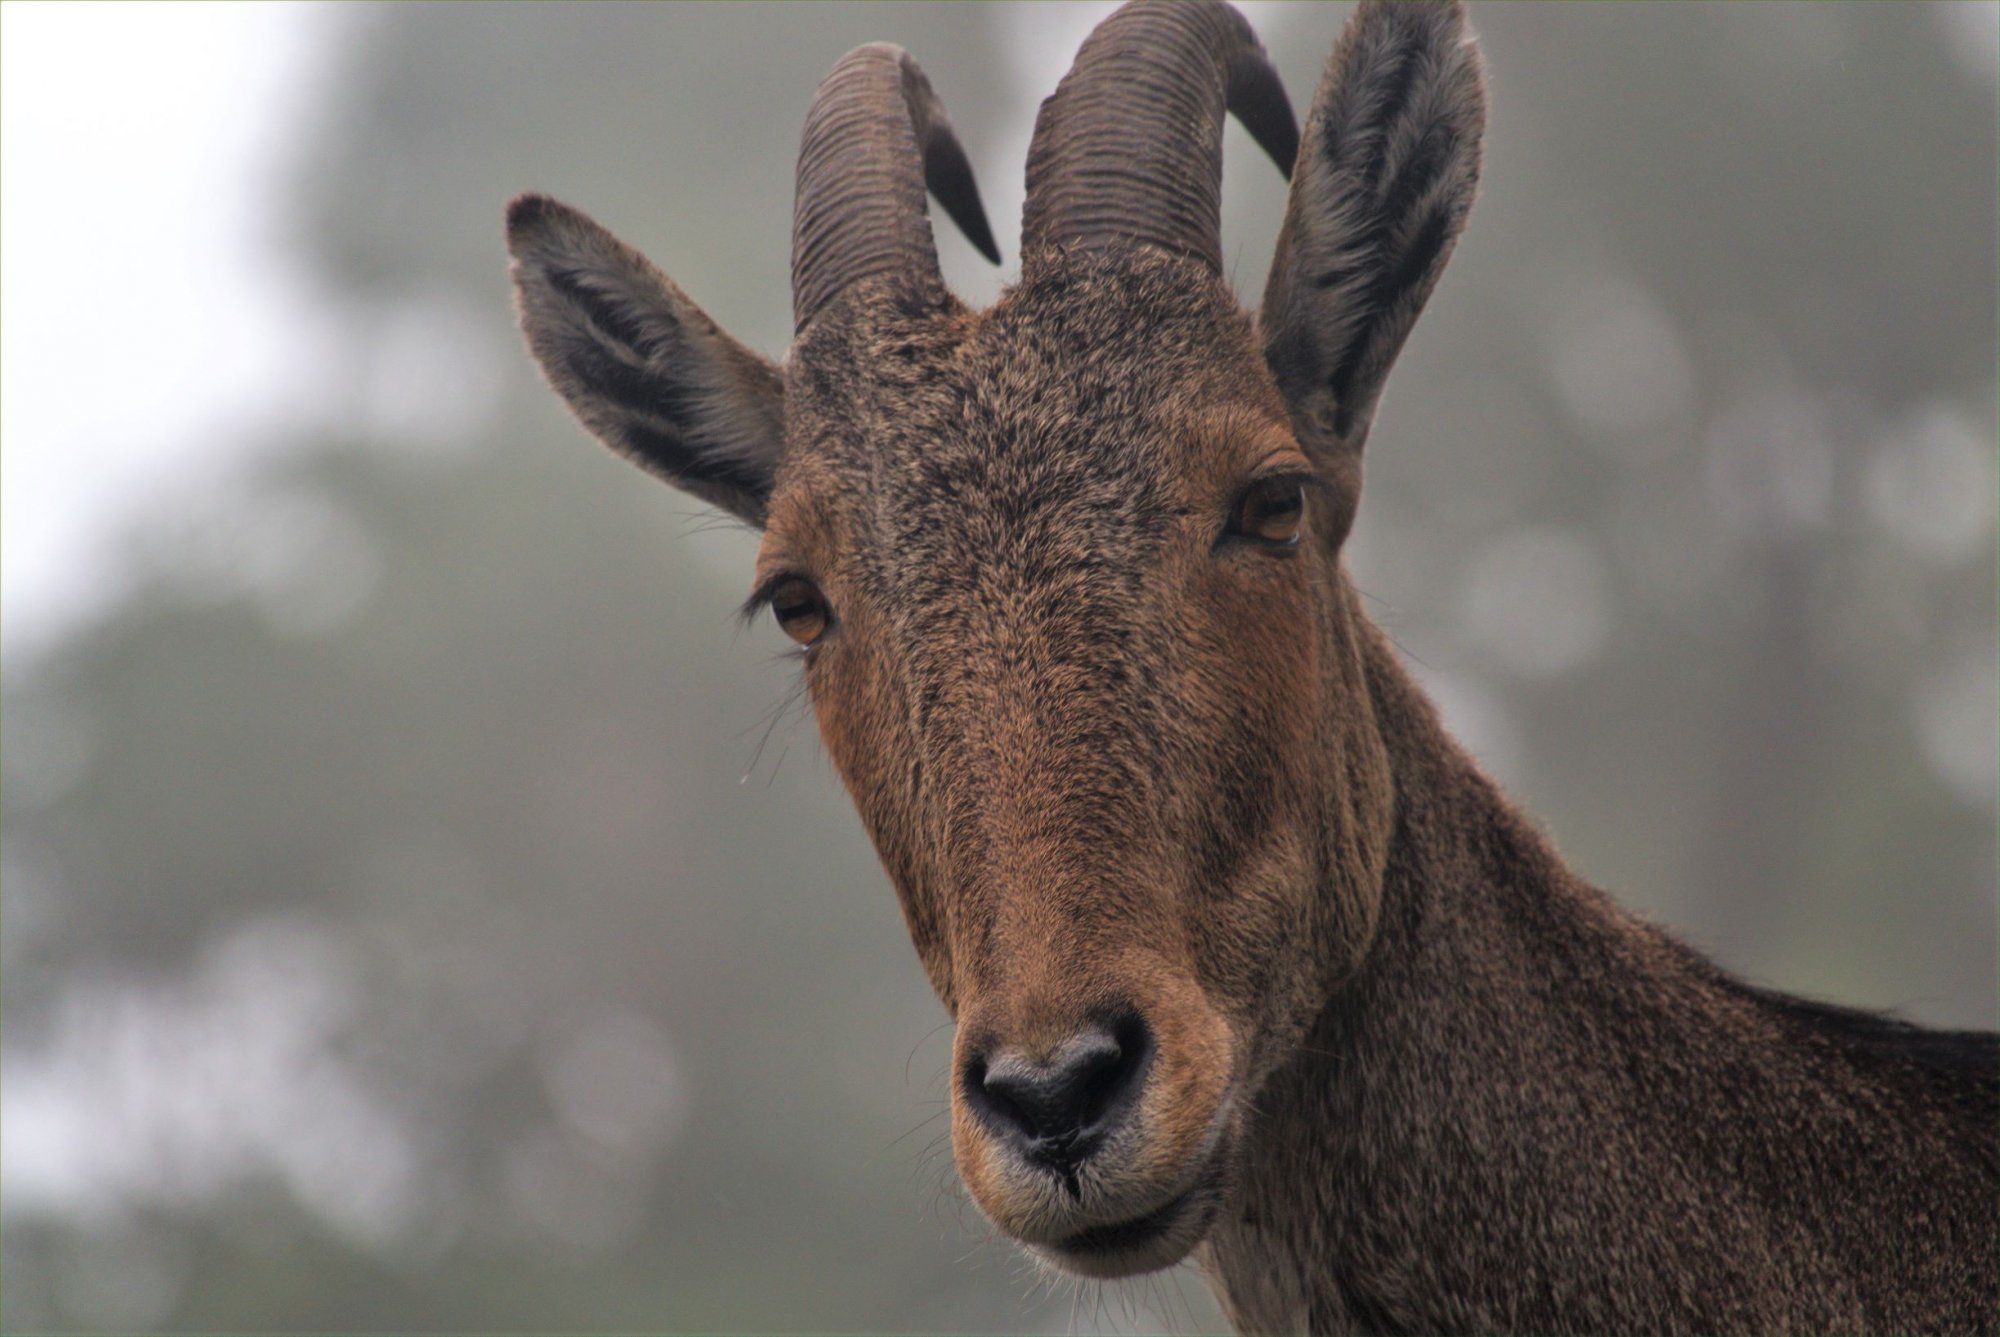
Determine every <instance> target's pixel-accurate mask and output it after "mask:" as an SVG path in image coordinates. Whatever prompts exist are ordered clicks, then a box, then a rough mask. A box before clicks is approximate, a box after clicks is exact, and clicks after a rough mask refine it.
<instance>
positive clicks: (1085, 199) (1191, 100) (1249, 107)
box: [1021, 0, 1299, 272]
mask: <svg viewBox="0 0 2000 1337" xmlns="http://www.w3.org/2000/svg"><path fill="white" fill-rule="evenodd" d="M1225 108H1226V109H1227V110H1228V111H1230V112H1233V113H1234V114H1235V116H1236V119H1237V120H1239V121H1241V122H1242V123H1243V128H1244V129H1246V130H1248V131H1249V132H1250V134H1251V137H1252V138H1254V139H1255V140H1256V141H1257V143H1258V144H1259V145H1260V146H1261V147H1262V148H1263V150H1264V152H1266V153H1268V154H1270V155H1271V159H1272V161H1274V162H1276V163H1277V164H1278V167H1279V169H1280V170H1281V171H1283V172H1284V173H1285V175H1286V176H1287V177H1289V176H1290V175H1291V171H1292V161H1293V159H1295V158H1296V157H1297V156H1298V151H1299V130H1298V122H1297V121H1296V120H1295V119H1294V118H1293V115H1292V104H1291V102H1290V100H1289V99H1287V98H1286V96H1285V87H1284V84H1283V83H1281V82H1280V81H1279V79H1278V72H1277V70H1275V69H1273V68H1272V66H1271V60H1270V57H1269V56H1267V55H1265V54H1264V48H1263V47H1262V46H1260V45H1259V44H1258V42H1257V35H1256V34H1255V33H1254V32H1252V31H1251V30H1250V24H1249V23H1248V22H1247V21H1246V20H1245V19H1244V17H1243V16H1242V15H1241V14H1239V13H1237V12H1236V11H1235V10H1234V9H1232V8H1230V7H1229V6H1228V5H1226V4H1221V3H1213V2H1211V3H1200V4H1180V3H1169V2H1168V0H1150V2H1149V0H1133V3H1131V4H1128V5H1126V6H1124V7H1123V8H1122V9H1120V10H1118V11H1117V12H1116V13H1115V14H1113V15H1112V16H1111V17H1110V18H1108V19H1106V20H1104V22H1102V23H1100V24H1098V25H1097V29H1096V31H1094V32H1092V33H1091V34H1090V36H1089V38H1088V39H1086V40H1085V42H1084V44H1083V48H1082V49H1081V50H1080V51H1078V52H1077V54H1076V63H1075V64H1074V65H1072V66H1071V67H1070V71H1069V73H1068V74H1067V75H1065V76H1063V81H1062V83H1061V84H1059V85H1058V86H1057V87H1056V91H1055V93H1054V95H1053V96H1051V97H1050V98H1049V99H1048V100H1047V101H1045V102H1043V103H1042V110H1041V113H1040V115H1038V116H1037V117H1036V118H1035V138H1034V142H1033V143H1032V144H1031V145H1030V146H1029V148H1028V201H1027V205H1026V207H1025V209H1024V210H1023V214H1022V219H1021V251H1022V254H1023V257H1024V258H1025V257H1026V256H1027V254H1028V253H1029V252H1031V251H1039V250H1041V249H1043V248H1045V247H1051V246H1060V245H1062V244H1064V243H1069V242H1082V243H1085V244H1092V243H1104V242H1113V241H1134V242H1144V243H1150V244H1152V245H1155V246H1163V247H1166V248H1168V249H1170V250H1173V251H1178V252H1181V253H1183V254H1188V255H1193V256H1196V257H1198V258H1200V259H1201V260H1203V261H1204V262H1206V263H1207V264H1208V266H1209V267H1210V268H1211V269H1214V270H1216V271H1217V272H1220V271H1221V269H1222V203H1221V194H1222V117H1223V112H1224V110H1225Z"/></svg>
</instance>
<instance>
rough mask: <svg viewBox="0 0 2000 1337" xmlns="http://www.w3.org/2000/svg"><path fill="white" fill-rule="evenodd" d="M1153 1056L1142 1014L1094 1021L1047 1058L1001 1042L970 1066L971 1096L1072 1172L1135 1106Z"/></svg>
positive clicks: (991, 1124) (1010, 1131) (1019, 1143)
mask: <svg viewBox="0 0 2000 1337" xmlns="http://www.w3.org/2000/svg"><path fill="white" fill-rule="evenodd" d="M1152 1055H1153V1040H1152V1033H1151V1032H1150V1031H1149V1030H1147V1028H1146V1023H1145V1022H1144V1021H1142V1020H1140V1018H1139V1017H1138V1016H1137V1014H1135V1013H1125V1014H1122V1015H1120V1016H1117V1017H1114V1018H1112V1019H1111V1020H1109V1021H1107V1022H1094V1023H1092V1024H1091V1025H1089V1026H1087V1027H1085V1028H1084V1029H1083V1030H1081V1031H1078V1032H1077V1033H1076V1034H1075V1035H1072V1036H1070V1037H1069V1038H1068V1039H1066V1040H1064V1041H1063V1042H1062V1043H1061V1044H1059V1045H1057V1046H1056V1047H1055V1049H1054V1050H1053V1051H1052V1052H1051V1053H1050V1054H1049V1055H1048V1057H1047V1058H1045V1059H1042V1060H1040V1061H1037V1060H1034V1059H1030V1058H1028V1057H1026V1056H1025V1055H1023V1054H1021V1053H1020V1052H1019V1051H1018V1050H1012V1049H1008V1048H1006V1047H1004V1046H1000V1045H995V1046H991V1047H989V1048H988V1049H987V1050H986V1051H985V1052H983V1053H977V1054H974V1055H973V1056H972V1057H971V1058H969V1059H968V1060H967V1062H966V1065H965V1074H964V1081H963V1092H964V1096H965V1102H966V1104H967V1106H969V1107H970V1109H971V1110H972V1112H973V1114H975V1115H976V1116H977V1117H978V1118H979V1119H980V1120H981V1121H982V1122H984V1123H985V1124H986V1126H987V1127H988V1128H989V1129H991V1130H992V1131H993V1133H994V1134H995V1135H996V1136H999V1137H1002V1138H1004V1139H1006V1140H1007V1141H1008V1142H1010V1143H1011V1144H1012V1145H1013V1146H1014V1148H1015V1149H1016V1150H1017V1151H1019V1152H1020V1153H1021V1154H1022V1155H1023V1156H1025V1157H1027V1158H1028V1159H1029V1160H1032V1161H1035V1162H1038V1163H1040V1164H1042V1165H1045V1166H1048V1167H1049V1168H1051V1169H1054V1170H1057V1171H1059V1172H1061V1173H1063V1174H1065V1175H1068V1174H1070V1173H1073V1172H1074V1171H1075V1169H1076V1167H1077V1166H1079V1165H1081V1164H1082V1163H1083V1162H1084V1161H1086V1160H1088V1159H1089V1158H1090V1156H1091V1155H1092V1153H1094V1152H1095V1151H1096V1150H1097V1149H1098V1147H1099V1146H1101V1145H1103V1142H1104V1139H1105V1138H1106V1137H1107V1136H1109V1135H1110V1133H1111V1132H1112V1130H1113V1129H1115V1128H1117V1126H1118V1125H1119V1123H1120V1122H1121V1121H1122V1120H1123V1119H1124V1118H1125V1116H1126V1115H1127V1114H1128V1113H1129V1112H1130V1110H1131V1107H1132V1106H1133V1105H1134V1104H1135V1103H1136V1101H1137V1098H1138V1092H1139V1088H1140V1087H1141V1086H1142V1085H1144V1080H1145V1072H1146V1068H1147V1067H1148V1066H1149V1064H1150V1062H1151V1060H1152Z"/></svg>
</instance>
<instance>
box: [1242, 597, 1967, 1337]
mask: <svg viewBox="0 0 2000 1337" xmlns="http://www.w3.org/2000/svg"><path fill="white" fill-rule="evenodd" d="M1366 658H1367V661H1368V680H1369V688H1370V693H1371V699H1372V700H1373V701H1374V703H1375V707H1376V711H1377V715H1378V719H1379V722H1380V726H1381V730H1382V734H1383V738H1384V740H1385V742H1386V744H1387V747H1388V750H1389V754H1390V760H1391V766H1392V769H1393V772H1394V777H1395V802H1396V813H1395V835H1394V838H1393V844H1392V847H1391V850H1390V855H1389V860H1388V866H1387V869H1386V872H1385V874H1384V882H1383V888H1382V895H1383V901H1382V913H1381V920H1380V924H1379V927H1378V929H1377V933H1376V938H1375V940H1374V942H1373V943H1372V945H1371V946H1370V948H1369V951H1368V955H1367V957H1366V959H1365V961H1364V962H1363V963H1362V965H1361V967H1360V968H1359V969H1358V971H1357V973H1356V974H1355V976H1354V977H1353V978H1352V980H1351V981H1350V982H1349V983H1348V984H1347V985H1346V986H1344V987H1343V988H1342V989H1341V990H1340V991H1339V993H1338V995H1337V996H1335V997H1333V998H1330V999H1329V1000H1328V1001H1327V1003H1326V1005H1325V1008H1324V1010H1323V1012H1322V1013H1321V1015H1320V1017H1319V1019H1318V1021H1317V1023H1316V1024H1315V1026H1314V1027H1313V1029H1312V1031H1311V1033H1310V1034H1309V1036H1308V1038H1307V1040H1306V1041H1305V1044H1304V1046H1303V1047H1302V1048H1301V1050H1300V1052H1299V1053H1298V1054H1297V1055H1296V1056H1295V1057H1294V1058H1293V1059H1292V1060H1291V1061H1290V1062H1289V1063H1288V1064H1287V1065H1286V1066H1285V1067H1283V1068H1281V1069H1280V1070H1279V1072H1278V1073H1277V1074H1276V1075H1275V1076H1274V1077H1273V1078H1272V1080H1271V1081H1270V1082H1269V1083H1268V1085H1267V1086H1266V1087H1265V1088H1264V1089H1263V1090H1262V1091H1261V1092H1260V1093H1259V1094H1258V1096H1257V1109H1258V1111H1259V1113H1258V1117H1257V1122H1256V1124H1255V1126H1254V1127H1253V1129H1252V1130H1251V1132H1250V1134H1249V1136H1248V1137H1247V1138H1246V1140H1245V1144H1244V1151H1243V1161H1242V1185H1243V1187H1242V1198H1241V1202H1240V1210H1239V1211H1238V1212H1236V1213H1234V1214H1233V1215H1232V1217H1231V1219H1230V1220H1228V1221H1227V1222H1225V1223H1224V1224H1223V1225H1220V1226H1218V1228H1217V1230H1216V1232H1215V1234H1214V1235H1213V1236H1212V1238H1211V1242H1210V1245H1209V1246H1208V1250H1207V1255H1206V1269H1207V1271H1208V1273H1209V1275H1210V1278H1211V1280H1212V1282H1213V1283H1214V1284H1215V1286H1216V1289H1217V1291H1218V1294H1219V1296H1220V1298H1221V1299H1222V1301H1223V1303H1224V1306H1225V1308H1226V1309H1227V1310H1228V1312H1229V1313H1230V1316H1231V1318H1232V1320H1233V1321H1234V1322H1235V1323H1236V1325H1237V1327H1238V1328H1239V1329H1240V1330H1245V1331H1273V1332H1275V1331H1312V1332H1426V1331H1427V1332H1442V1331H1457V1332H1475V1331H1510V1330H1531V1331H1546V1332H1569V1331H1612V1330H1652V1331H1682V1330H1701V1331H1711V1332H1721V1331H1791V1330H1807V1329H1810V1330H1832V1329H1842V1330H1867V1331H1887V1330H1913V1329H1922V1330H1949V1329H1964V1330H1971V1329H1974V1328H1977V1327H1979V1326H1980V1325H1982V1324H1990V1323H1991V1316H1992V1314H1994V1313H1995V1312H1996V1301H2000V1296H1996V1293H1995V1282H1994V1280H1993V1278H1994V1276H1995V1275H1996V1268H1995V1263H1996V1258H1995V1243H1994V1203H1995V1201H1996V1200H2000V1166H1996V1153H1995V1136H1994V1130H1995V1128H1996V1127H2000V1098H1997V1097H1996V1088H2000V1083H1996V1081H1995V1071H1994V1068H1995V1062H1996V1059H1995V1051H1994V1049H1993V1045H1992V1041H1991V1037H1980V1038H1977V1039H1969V1040H1967V1041H1965V1043H1963V1044H1960V1045H1957V1046H1956V1047H1953V1045H1952V1041H1953V1037H1940V1036H1935V1035H1933V1034H1932V1033H1928V1032H1919V1031H1916V1030H1915V1029H1914V1028H1905V1027H1901V1026H1899V1025H1898V1024H1896V1023H1893V1022H1888V1021H1886V1020H1883V1019H1879V1018H1868V1017H1864V1016H1862V1015H1861V1014H1850V1013H1845V1012H1841V1011H1839V1010H1834V1009H1814V1008H1812V1007H1810V1006H1807V1005H1802V1004H1798V1003H1795V1002H1792V1001H1791V1000H1784V999H1780V998H1778V997H1776V996H1774V995H1767V994H1763V993H1760V992H1759V991H1756V990H1752V989H1750V988H1748V987H1747V986H1744V985H1742V984H1739V983H1737V982H1735V981H1733V980H1731V979H1729V978H1728V977H1726V976H1724V975H1723V974H1722V973H1721V972H1720V971H1719V970H1717V969H1716V968H1715V967H1713V966H1712V965H1710V964H1709V963H1708V962H1706V961H1704V960H1703V959H1702V958H1700V957H1699V956H1697V955H1696V954H1695V953H1693V952H1692V951H1690V950H1688V949H1687V948H1685V947H1683V946H1681V945H1680V944H1679V943H1677V942H1675V941H1674V940H1672V939H1671V938H1669V937H1667V936H1666V935H1664V934H1662V933H1660V932H1658V931H1657V930H1654V929H1652V928H1651V927H1649V926H1647V925H1644V924H1642V923H1641V922H1639V921H1638V920H1636V919H1634V918H1633V917H1631V916H1630V915H1628V914H1626V913H1624V912H1623V911H1621V910H1620V909H1618V908H1617V907H1616V906H1615V905H1614V904H1612V903H1611V902H1610V901H1609V900H1608V899H1607V898H1606V897H1605V896H1603V895H1602V893H1600V892H1598V891H1597V890H1595V889H1594V888H1592V887H1590V886H1588V885H1587V884H1585V883H1584V882H1582V881H1581V880H1580V879H1578V878H1576V877H1575V876H1574V875H1573V874H1571V873H1570V872H1569V871H1568V870H1567V869H1566V868H1565V867H1564V866H1563V864H1562V862H1561V860H1560V859H1559V858H1558V857H1557V856H1556V854H1555V853H1554V851H1553V850H1552V849H1551V848H1550V847H1549V845H1548V844H1547V842H1546V841H1545V840H1544V839H1543V838H1542V837H1541V836H1540V835H1539V834H1538V833H1537V832H1536V831H1535V830H1534V829H1533V828H1532V827H1531V826H1530V825H1529V824H1528V822H1527V821H1526V820H1525V819H1524V818H1523V817H1522V816H1521V815H1520V814H1519V813H1518V812H1516V811H1515V810H1514V809H1513V808H1512V807H1511V806H1510V805H1509V803H1508V802H1507V801H1506V799H1505V798H1504V797H1503V796H1502V795H1501V794H1500V793H1499V792H1498V790H1497V789H1496V788H1495V787H1494V785H1493V784H1492V782H1491V781H1490V780H1488V779H1487V778H1486V777H1485V776H1484V775H1483V774H1481V773H1480V771H1479V769H1478V768H1477V766H1476V765H1475V764H1474V763H1473V762H1472V761H1471V760H1470V759H1469V758H1468V757H1467V756H1466V755H1465V754H1464V753H1463V752H1462V751H1461V750H1460V749H1459V748H1458V747H1457V745H1456V744H1455V743H1453V742H1452V740H1451V739H1450V738H1449V737H1448V736H1447V735H1446V734H1445V733H1444V732H1443V730H1442V728H1441V726H1440V725H1439V723H1438V721H1437V718H1436V715H1435V712H1434V711H1433V710H1432V708H1431V707H1430V705H1429V703H1428V702H1426V701H1425V700H1424V699H1423V697H1422V695H1421V693H1420V692H1419V690H1418V689H1417V688H1416V686H1415V685H1414V684H1413V683H1412V682H1411V681H1410V680H1409V679H1408V677H1407V676H1406V675H1405V674H1404V672H1403V671H1402V669H1401V667H1400V665H1399V664H1397V662H1396V661H1395V658H1394V655H1393V652H1392V651H1390V650H1389V648H1388V647H1387V645H1386V643H1385V642H1384V641H1383V640H1382V639H1381V638H1380V637H1379V636H1378V635H1372V634H1371V636H1370V638H1369V645H1368V648H1367V650H1366ZM1911 1037H1916V1043H1915V1044H1914V1045H1913V1044H1911V1043H1906V1042H1907V1041H1909V1040H1910V1038H1911ZM1925 1040H1930V1041H1935V1042H1938V1043H1942V1044H1945V1045H1946V1047H1947V1048H1948V1049H1949V1050H1950V1053H1951V1055H1952V1056H1954V1057H1955V1058H1956V1059H1957V1060H1958V1062H1957V1066H1956V1068H1954V1067H1953V1065H1952V1063H1951V1062H1945V1063H1942V1064H1941V1063H1938V1062H1937V1061H1935V1060H1936V1055H1932V1056H1931V1057H1930V1058H1929V1059H1928V1060H1925V1059H1913V1058H1912V1057H1911V1053H1912V1052H1913V1051H1914V1050H1915V1049H1920V1048H1921V1047H1922V1045H1923V1042H1924V1041H1925ZM1967 1055H1971V1056H1972V1057H1971V1059H1970V1061H1969V1063H1968V1061H1966V1056H1967Z"/></svg>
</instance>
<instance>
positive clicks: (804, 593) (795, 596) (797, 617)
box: [771, 576, 832, 645]
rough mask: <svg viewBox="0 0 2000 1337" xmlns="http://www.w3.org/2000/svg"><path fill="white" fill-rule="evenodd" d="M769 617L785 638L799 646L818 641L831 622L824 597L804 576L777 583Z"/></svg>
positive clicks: (773, 590) (773, 592)
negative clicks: (782, 629)
mask: <svg viewBox="0 0 2000 1337" xmlns="http://www.w3.org/2000/svg"><path fill="white" fill-rule="evenodd" d="M771 613H772V616H774V617H776V618H777V619H778V625H779V626H780V627H783V628H784V629H785V635H787V636H789V637H791V638H792V639H793V640H795V641H797V642H798V643H799V644H800V645H811V644H812V643H813V642H814V641H816V640H818V639H819V638H820V635H821V634H822V633H823V632H825V631H826V624H827V623H828V621H830V620H831V618H832V614H831V613H830V612H829V611H828V609H827V606H826V597H825V596H824V595H822V594H821V593H820V592H819V589H818V587H817V586H815V585H814V584H813V583H812V582H811V581H810V580H807V579H805V578H804V577H803V576H792V577H790V578H789V579H786V580H782V581H780V582H778V584H777V586H776V587H775V588H774V589H772V591H771Z"/></svg>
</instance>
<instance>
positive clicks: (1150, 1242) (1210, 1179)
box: [1028, 1155, 1227, 1281]
mask: <svg viewBox="0 0 2000 1337" xmlns="http://www.w3.org/2000/svg"><path fill="white" fill-rule="evenodd" d="M1225 1165H1226V1158H1224V1157H1222V1156H1220V1155H1218V1156H1216V1157H1215V1158H1214V1159H1213V1160H1212V1162H1211V1164H1210V1168H1209V1169H1208V1170H1206V1171H1204V1172H1203V1173H1202V1175H1201V1176H1200V1177H1199V1178H1198V1179H1196V1180H1195V1182H1194V1184H1193V1185H1192V1186H1191V1187H1189V1188H1186V1189H1184V1190H1182V1191H1181V1192H1180V1193H1178V1194H1176V1195H1175V1196H1174V1197H1172V1198H1170V1199H1168V1200H1167V1201H1166V1202H1164V1203H1162V1204H1160V1205H1159V1206H1158V1207H1155V1208H1153V1209H1152V1210H1150V1211H1148V1212H1145V1213H1143V1214H1141V1215H1139V1216H1135V1217H1130V1218H1128V1219H1125V1220H1122V1221H1108V1222H1104V1223H1102V1224H1098V1225H1091V1226H1086V1227H1084V1228H1083V1229H1081V1230H1078V1231H1077V1232H1075V1233H1074V1234H1071V1235H1068V1236H1065V1237H1063V1238H1062V1239H1059V1240H1057V1241H1055V1242H1053V1243H1035V1244H1030V1245H1028V1251H1029V1252H1030V1253H1031V1254H1033V1255H1034V1256H1035V1257H1036V1258H1039V1259H1040V1260H1041V1261H1043V1262H1044V1263H1047V1264H1049V1265H1050V1266H1051V1267H1054V1268H1055V1269H1057V1270H1058V1271H1061V1272H1067V1273H1069V1274H1070V1275H1071V1276H1076V1277H1087V1278H1090V1279H1092V1280H1098V1281H1110V1280H1117V1279H1119V1278H1122V1277H1136V1276H1142V1275H1144V1274H1145V1273H1148V1272H1158V1271H1161V1270H1162V1269H1165V1268H1169V1267H1172V1266H1173V1265H1174V1264H1175V1263H1178V1262H1180V1261H1181V1260H1182V1259H1183V1258H1186V1257H1187V1256H1188V1254H1190V1253H1191V1252H1193V1251H1194V1247H1195V1246H1196V1245H1198V1244H1200V1243H1201V1242H1202V1240H1203V1239H1204V1238H1206V1237H1207V1235H1208V1230H1209V1227H1210V1226H1211V1225H1213V1224H1214V1222H1215V1218H1216V1214H1217V1213H1218V1212H1219V1211H1220V1210H1221V1209H1222V1204H1223V1201H1224V1199H1225V1197H1226V1196H1227V1193H1226V1176H1225V1174H1224V1166H1225Z"/></svg>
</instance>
